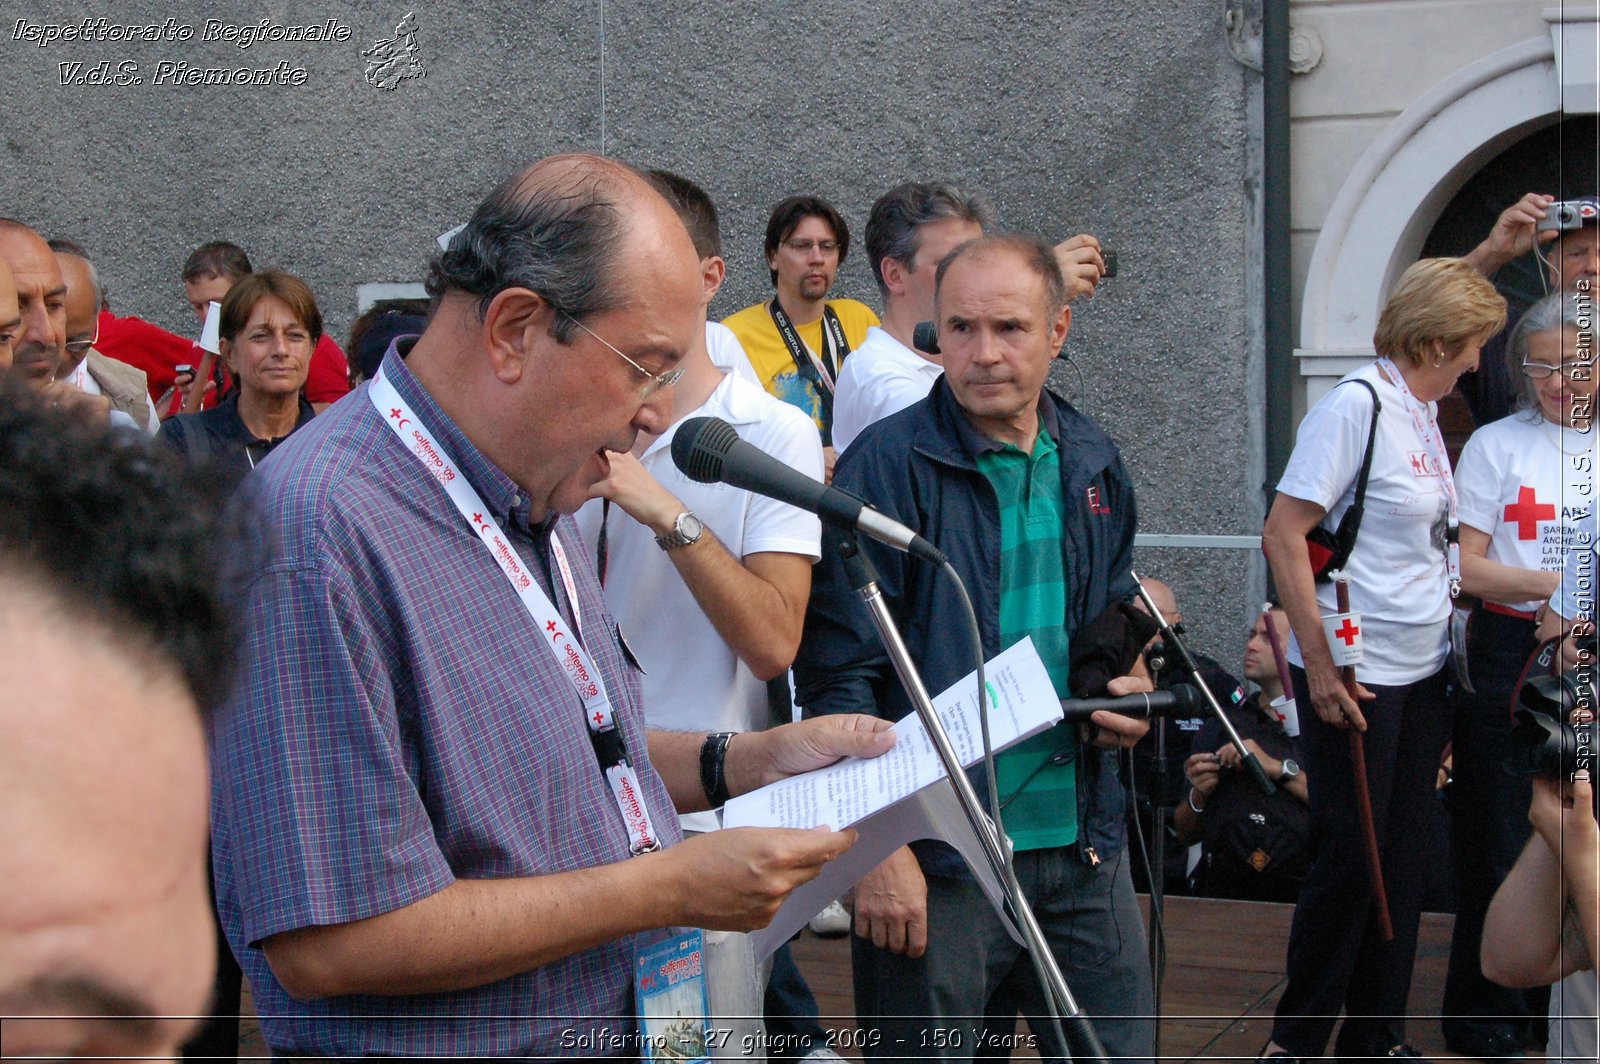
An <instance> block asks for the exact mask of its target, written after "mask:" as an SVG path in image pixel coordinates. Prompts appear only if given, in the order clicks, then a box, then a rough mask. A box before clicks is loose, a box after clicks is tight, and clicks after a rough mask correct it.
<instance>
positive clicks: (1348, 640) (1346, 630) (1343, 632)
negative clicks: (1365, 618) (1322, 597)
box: [1333, 617, 1361, 647]
mask: <svg viewBox="0 0 1600 1064" xmlns="http://www.w3.org/2000/svg"><path fill="white" fill-rule="evenodd" d="M1333 634H1334V635H1336V636H1338V637H1339V638H1340V639H1341V640H1343V641H1344V645H1345V646H1347V647H1353V646H1355V645H1356V636H1358V635H1360V634H1361V629H1360V628H1357V627H1356V626H1355V625H1354V624H1352V623H1351V622H1350V618H1348V617H1346V618H1345V619H1344V621H1343V623H1341V624H1340V625H1339V627H1337V628H1335V629H1334V630H1333Z"/></svg>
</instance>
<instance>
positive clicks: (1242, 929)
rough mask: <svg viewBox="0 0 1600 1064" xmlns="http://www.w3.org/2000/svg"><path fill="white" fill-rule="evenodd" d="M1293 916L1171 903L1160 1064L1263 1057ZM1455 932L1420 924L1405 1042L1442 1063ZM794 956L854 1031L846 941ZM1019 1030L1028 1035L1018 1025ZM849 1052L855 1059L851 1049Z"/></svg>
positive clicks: (1286, 909) (1442, 920) (803, 944)
mask: <svg viewBox="0 0 1600 1064" xmlns="http://www.w3.org/2000/svg"><path fill="white" fill-rule="evenodd" d="M1140 902H1141V903H1143V904H1145V905H1146V908H1148V899H1146V898H1144V897H1142V896H1141V898H1140ZM1293 913H1294V908H1293V907H1292V906H1289V905H1276V904H1268V903H1262V902H1239V901H1216V900H1212V899H1209V898H1188V897H1178V898H1169V899H1167V910H1166V928H1167V975H1166V981H1165V984H1164V992H1165V1000H1164V1001H1163V1013H1164V1018H1163V1020H1162V1024H1161V1057H1162V1059H1164V1060H1169V1061H1190V1060H1230V1061H1232V1060H1245V1061H1250V1060H1253V1059H1254V1058H1255V1055H1256V1053H1257V1052H1258V1051H1259V1050H1260V1049H1261V1046H1262V1044H1263V1043H1264V1042H1265V1041H1266V1040H1267V1035H1268V1033H1269V1032H1270V1030H1271V1028H1272V1011H1273V1008H1274V1007H1275V1006H1276V1005H1277V1003H1278V995H1279V993H1280V992H1281V991H1282V990H1283V963H1284V951H1285V948H1286V946H1287V943H1288V941H1289V919H1290V917H1291V916H1292V915H1293ZM1452 923H1453V920H1452V918H1451V917H1450V916H1446V915H1441V914H1437V913H1430V914H1427V915H1425V916H1424V917H1423V918H1422V929H1421V932H1420V934H1419V936H1418V944H1417V967H1416V974H1415V976H1414V977H1413V979H1412V984H1411V1013H1410V1015H1411V1020H1410V1023H1409V1025H1408V1028H1407V1034H1408V1036H1409V1038H1410V1039H1411V1042H1412V1044H1413V1045H1415V1046H1416V1047H1417V1048H1418V1049H1419V1050H1421V1051H1422V1053H1423V1055H1424V1056H1427V1057H1430V1058H1435V1059H1446V1058H1450V1057H1452V1056H1453V1054H1450V1053H1449V1052H1447V1051H1446V1050H1445V1047H1444V1036H1443V1034H1442V1033H1441V1032H1440V1029H1439V1004H1440V1001H1441V1000H1442V999H1443V997H1444V976H1445V967H1446V964H1447V962H1448V960H1449V955H1450V929H1451V925H1452ZM793 948H794V952H795V957H796V959H797V961H798V963H799V965H800V968H801V971H803V972H804V973H805V975H806V978H807V981H808V982H810V984H811V989H812V992H813V993H814V994H816V996H817V1004H818V1007H819V1009H820V1010H821V1012H822V1016H823V1023H824V1024H825V1025H827V1026H830V1027H838V1028H841V1029H845V1030H848V1029H852V1028H853V1027H854V1018H853V1017H852V1015H851V1009H852V1008H853V1005H852V1002H851V980H850V950H849V945H848V941H847V940H846V939H843V938H837V939H819V938H817V937H815V936H813V935H812V934H811V933H810V932H809V931H807V932H805V933H804V934H802V935H801V936H800V937H799V938H798V939H796V940H795V941H794V943H793ZM1019 1030H1026V1027H1023V1026H1020V1025H1019ZM1329 1049H1330V1051H1331V1049H1332V1047H1331V1045H1330V1047H1329ZM842 1052H843V1054H844V1055H845V1056H851V1054H850V1053H849V1051H848V1050H842ZM1014 1056H1015V1057H1016V1058H1018V1059H1023V1058H1032V1057H1034V1056H1035V1054H1034V1053H1032V1052H1031V1051H1029V1050H1026V1049H1018V1050H1017V1051H1016V1053H1015V1054H1014ZM852 1059H858V1058H855V1057H852ZM1542 1059H1543V1058H1542V1057H1541V1056H1540V1055H1539V1054H1537V1053H1530V1054H1529V1060H1530V1061H1539V1060H1542Z"/></svg>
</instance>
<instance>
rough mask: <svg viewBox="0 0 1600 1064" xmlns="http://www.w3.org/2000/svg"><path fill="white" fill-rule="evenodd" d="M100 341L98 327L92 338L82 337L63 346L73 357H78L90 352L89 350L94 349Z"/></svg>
mask: <svg viewBox="0 0 1600 1064" xmlns="http://www.w3.org/2000/svg"><path fill="white" fill-rule="evenodd" d="M99 339H100V329H99V328H98V327H96V328H95V330H94V334H93V335H92V336H87V337H80V338H79V339H76V340H68V341H67V342H66V343H64V344H62V345H61V346H62V347H64V348H66V349H67V353H68V354H70V355H72V356H73V357H77V356H79V355H82V354H83V353H84V352H86V351H88V350H89V348H91V347H93V346H94V345H95V343H96V342H97V341H98V340H99Z"/></svg>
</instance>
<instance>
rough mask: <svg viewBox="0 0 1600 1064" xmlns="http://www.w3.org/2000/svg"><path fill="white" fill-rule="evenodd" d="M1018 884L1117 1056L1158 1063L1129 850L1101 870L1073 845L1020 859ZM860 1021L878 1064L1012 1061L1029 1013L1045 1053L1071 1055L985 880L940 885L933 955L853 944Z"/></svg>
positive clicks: (933, 897) (932, 886)
mask: <svg viewBox="0 0 1600 1064" xmlns="http://www.w3.org/2000/svg"><path fill="white" fill-rule="evenodd" d="M1016 865H1017V878H1018V880H1019V881H1020V882H1021V884H1022V891H1023V894H1024V896H1025V897H1026V898H1027V899H1028V903H1029V905H1031V906H1032V907H1033V911H1034V915H1035V916H1036V917H1037V918H1038V921H1039V926H1040V927H1041V929H1042V930H1043V931H1044V935H1045V939H1046V941H1048V942H1049V944H1050V948H1051V950H1052V951H1053V952H1054V954H1055V958H1056V962H1057V963H1058V964H1059V965H1060V966H1061V969H1062V972H1063V973H1064V974H1065V975H1066V978H1067V986H1068V988H1069V989H1070V990H1071V991H1072V994H1073V997H1074V999H1075V1000H1076V1001H1077V1002H1078V1006H1079V1008H1081V1009H1082V1010H1083V1011H1084V1013H1085V1014H1087V1015H1088V1017H1089V1018H1090V1020H1091V1021H1092V1022H1093V1023H1094V1027H1095V1030H1096V1032H1097V1033H1098V1034H1099V1035H1100V1038H1101V1040H1102V1041H1103V1042H1104V1043H1105V1045H1106V1049H1107V1051H1108V1052H1109V1053H1110V1055H1111V1056H1112V1057H1113V1058H1114V1059H1116V1058H1120V1059H1121V1060H1122V1061H1124V1062H1127V1064H1138V1062H1144V1061H1148V1060H1149V1059H1150V1057H1151V1054H1152V1051H1153V1046H1154V1038H1155V1028H1154V1024H1153V1022H1152V1020H1151V1018H1150V1013H1151V1007H1152V1004H1151V999H1152V995H1151V990H1150V972H1149V969H1148V967H1147V966H1146V957H1145V934H1144V920H1143V919H1142V917H1141V916H1140V913H1139V904H1138V899H1137V898H1136V897H1135V896H1134V892H1133V879H1132V877H1131V876H1130V875H1129V872H1128V858H1127V854H1126V852H1124V853H1123V854H1120V855H1118V856H1117V857H1114V858H1112V859H1110V860H1108V861H1105V862H1103V863H1102V864H1100V865H1098V866H1091V865H1089V864H1086V863H1085V862H1084V861H1082V860H1081V859H1080V858H1079V857H1078V854H1077V850H1076V848H1075V847H1072V846H1063V847H1056V848H1053V849H1046V850H1028V851H1024V852H1022V853H1019V854H1017V855H1016ZM851 956H852V962H853V968H854V975H855V992H856V1018H857V1022H858V1023H859V1024H860V1025H861V1027H862V1028H863V1030H864V1031H866V1032H867V1033H868V1035H869V1038H868V1041H871V1039H872V1038H873V1037H876V1038H877V1043H876V1044H875V1045H865V1046H863V1052H864V1054H865V1056H867V1057H868V1058H869V1059H873V1060H898V1059H936V1060H973V1059H975V1058H979V1059H994V1058H996V1057H1000V1058H1004V1057H1005V1056H1008V1055H1009V1049H1010V1048H1011V1046H1012V1045H1013V1042H1014V1036H1013V1033H1014V1031H1015V1028H1016V1023H1017V1016H1018V1015H1022V1016H1026V1017H1027V1019H1028V1027H1029V1029H1030V1031H1031V1032H1032V1034H1033V1037H1034V1039H1035V1042H1034V1044H1035V1045H1036V1047H1037V1049H1038V1052H1039V1055H1040V1056H1041V1057H1042V1058H1044V1059H1046V1060H1060V1059H1062V1058H1063V1057H1064V1056H1065V1052H1064V1050H1063V1048H1062V1046H1061V1045H1060V1043H1059V1042H1058V1041H1057V1039H1056V1037H1055V1032H1054V1029H1053V1027H1052V1025H1051V1024H1050V1022H1049V1020H1048V1019H1047V1018H1046V1017H1047V1015H1048V1013H1047V1010H1046V1008H1045V1002H1046V998H1045V995H1044V991H1043V989H1042V988H1041V986H1040V985H1039V979H1038V975H1037V974H1036V972H1035V971H1034V966H1033V961H1032V960H1031V959H1030V957H1029V956H1028V953H1027V951H1026V950H1024V949H1023V948H1022V947H1021V946H1020V945H1018V944H1017V943H1016V941H1014V940H1013V939H1012V938H1011V936H1010V935H1008V934H1007V933H1006V931H1005V929H1004V927H1003V926H1002V924H1001V922H1000V918H999V916H997V915H996V914H995V911H994V909H993V908H992V907H991V906H990V905H989V899H988V898H987V897H986V896H985V895H984V893H983V889H982V888H981V887H979V886H978V883H977V881H976V880H974V879H971V878H966V877H963V878H953V877H946V876H929V877H928V951H927V953H925V954H924V955H923V956H921V957H919V958H916V959H914V960H913V959H911V958H908V957H906V956H904V955H903V954H897V953H891V952H889V951H888V950H884V949H879V948H878V947H876V946H874V945H873V944H872V942H871V941H869V940H867V939H862V938H859V937H858V938H854V939H853V940H852V954H851Z"/></svg>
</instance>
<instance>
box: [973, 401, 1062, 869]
mask: <svg viewBox="0 0 1600 1064" xmlns="http://www.w3.org/2000/svg"><path fill="white" fill-rule="evenodd" d="M977 461H978V469H979V470H980V471H981V472H982V473H983V475H984V476H985V477H987V478H988V480H989V483H990V484H991V485H992V486H993V487H994V493H995V497H996V499H998V500H999V503H1000V645H1001V646H1002V647H1009V646H1011V645H1012V644H1013V643H1016V642H1018V641H1019V640H1021V639H1022V638H1023V637H1024V636H1031V637H1032V638H1033V645H1034V646H1035V647H1036V648H1037V649H1038V651H1039V656H1040V657H1041V658H1042V659H1044V665H1045V669H1046V670H1047V671H1048V672H1049V674H1050V680H1051V682H1052V683H1053V684H1055V688H1056V695H1057V697H1061V698H1065V697H1066V696H1067V666H1068V656H1067V650H1068V647H1067V627H1066V616H1067V560H1066V543H1065V538H1064V536H1063V533H1062V528H1063V527H1064V524H1065V520H1066V506H1065V502H1064V500H1063V498H1062V494H1061V453H1060V451H1059V450H1058V449H1057V447H1056V442H1055V440H1053V439H1051V438H1050V434H1049V433H1048V432H1046V431H1045V430H1044V427H1043V425H1041V426H1040V429H1039V435H1038V438H1037V439H1036V440H1035V441H1034V445H1033V453H1032V454H1031V455H1028V454H1024V453H1023V452H1022V450H1021V449H1020V448H1018V447H1015V446H1013V445H1011V444H1005V445H1003V446H1001V447H998V448H996V449H994V450H987V451H984V452H982V453H980V454H979V455H978V456H977ZM1062 749H1066V750H1068V751H1070V760H1068V762H1067V763H1066V764H1064V765H1053V764H1050V763H1049V762H1050V756H1051V755H1052V754H1055V753H1057V752H1058V751H1060V750H1062ZM1077 758H1078V741H1077V736H1076V734H1075V733H1074V732H1073V731H1072V729H1070V728H1068V727H1067V726H1066V725H1064V724H1058V725H1056V726H1055V727H1054V728H1051V729H1050V730H1049V731H1046V732H1044V733H1043V734H1040V735H1036V736H1034V737H1033V738H1032V739H1029V740H1027V741H1026V742H1024V743H1020V744H1018V745H1017V746H1014V747H1012V748H1011V749H1010V750H1007V751H1006V752H1005V753H1003V754H1001V755H1000V756H999V757H998V758H996V759H995V782H996V783H997V784H998V786H999V789H1000V800H1001V801H1002V802H1006V803H1007V804H1006V805H1005V807H1004V809H1003V810H1002V815H1003V817H1004V819H1005V827H1006V833H1007V834H1009V835H1010V836H1011V839H1012V841H1013V842H1014V843H1015V845H1016V848H1017V849H1018V850H1038V849H1044V848H1046V847H1051V846H1066V845H1070V844H1071V843H1073V842H1076V841H1077V838H1078V792H1077V785H1078V765H1077Z"/></svg>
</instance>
